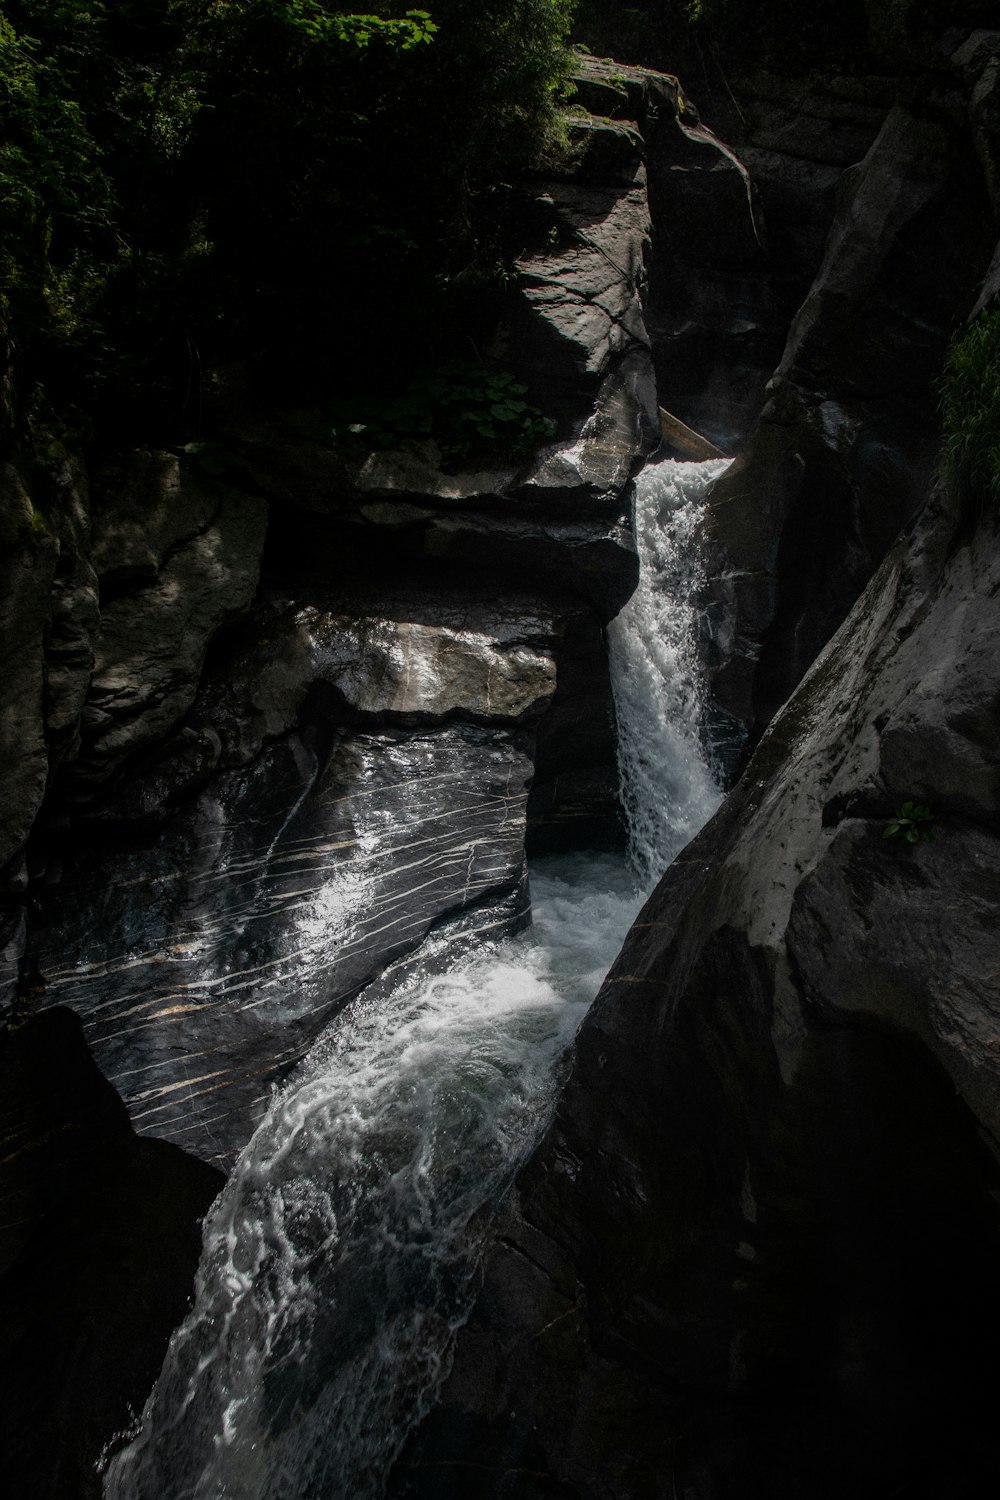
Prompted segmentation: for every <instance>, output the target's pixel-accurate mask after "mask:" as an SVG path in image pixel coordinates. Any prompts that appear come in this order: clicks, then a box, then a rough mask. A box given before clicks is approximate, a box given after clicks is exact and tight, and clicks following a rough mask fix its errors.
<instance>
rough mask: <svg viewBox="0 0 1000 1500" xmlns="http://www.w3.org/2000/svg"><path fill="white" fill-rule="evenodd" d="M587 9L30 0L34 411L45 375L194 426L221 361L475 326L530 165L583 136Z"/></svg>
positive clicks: (441, 340) (21, 302)
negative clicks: (559, 143)
mask: <svg viewBox="0 0 1000 1500" xmlns="http://www.w3.org/2000/svg"><path fill="white" fill-rule="evenodd" d="M428 3H429V0H428ZM571 10H572V3H571V0H436V3H434V5H433V6H432V7H431V8H430V9H416V8H405V0H403V3H402V4H400V3H399V0H396V3H392V0H369V5H368V7H367V8H366V10H365V11H364V12H355V11H354V10H353V9H349V8H347V7H344V6H340V5H336V4H330V3H326V0H224V3H223V0H113V3H112V0H7V3H5V6H4V11H3V16H2V18H0V143H2V144H0V316H2V320H3V324H4V327H5V329H6V330H7V331H8V337H7V340H6V342H4V341H3V340H2V339H0V367H2V368H0V375H2V377H3V379H2V390H3V391H4V392H5V393H6V392H11V391H13V392H14V395H15V405H16V406H17V409H18V410H17V411H16V412H15V411H13V410H6V411H5V412H4V415H5V416H6V418H7V422H6V425H7V427H8V429H9V428H10V427H11V426H12V425H13V423H14V422H15V419H17V420H19V421H20V422H21V423H22V425H23V422H24V420H25V413H26V412H27V411H28V410H29V408H30V407H31V405H32V402H33V401H34V399H35V396H34V393H35V392H37V390H38V389H39V388H40V387H44V390H45V391H46V393H47V405H48V407H49V408H50V409H51V408H55V409H59V410H62V409H65V408H66V407H67V406H69V405H76V406H79V407H81V408H83V409H85V410H87V411H93V410H95V409H96V410H97V411H98V412H99V414H103V415H99V420H98V426H99V428H100V427H102V425H103V428H104V429H106V428H107V426H108V424H109V423H115V424H117V425H119V426H120V425H121V424H122V423H123V422H124V421H125V420H126V417H127V415H128V413H129V411H132V412H134V413H137V412H138V411H140V410H142V411H145V412H152V411H156V412H158V413H159V414H160V416H159V420H160V422H161V424H162V429H163V430H161V431H160V433H159V437H160V438H161V440H162V439H163V438H164V437H168V438H170V439H175V438H176V434H177V432H178V431H179V430H182V424H183V423H184V422H185V421H189V422H191V423H192V424H197V421H198V417H197V391H198V381H199V379H200V372H201V371H202V369H203V368H204V367H205V366H206V365H207V364H210V363H217V362H220V361H223V360H231V359H245V358H247V357H249V356H252V357H254V358H255V359H256V360H257V362H258V365H259V366H260V367H263V366H264V365H268V366H269V367H270V368H272V369H274V370H275V372H276V373H277V372H278V371H279V370H281V371H282V377H284V375H285V374H286V372H287V370H288V369H289V368H290V367H291V364H292V362H294V364H295V366H296V368H300V369H301V368H303V367H304V366H306V365H307V364H308V362H309V361H310V360H312V361H314V362H317V361H325V367H326V368H327V369H328V370H334V371H337V370H340V369H344V368H345V367H346V365H347V364H348V363H350V364H351V366H352V376H353V378H355V379H356V378H357V371H358V367H359V365H360V364H362V363H363V362H364V361H365V359H366V358H368V357H369V351H370V357H371V361H372V364H373V365H374V364H375V363H376V361H377V360H379V359H381V357H382V355H381V351H382V350H383V349H384V347H385V346H386V344H387V343H388V342H389V341H390V340H391V341H392V343H393V345H394V347H395V348H396V350H397V351H398V353H399V357H400V358H402V359H403V360H409V361H410V362H411V364H412V365H414V366H415V365H417V364H418V363H420V362H426V361H427V359H428V357H435V356H438V355H439V354H440V353H443V351H444V349H446V348H447V347H448V341H449V339H451V342H452V347H454V346H455V344H457V341H458V333H463V332H466V331H468V329H466V328H465V327H464V323H465V320H466V311H467V302H463V300H462V299H463V297H466V295H467V293H466V289H468V296H469V297H471V295H472V292H473V289H476V288H482V287H483V286H487V287H488V286H489V285H490V284H492V283H494V282H495V281H497V279H498V277H501V276H502V274H503V270H504V266H505V251H504V247H503V243H502V242H503V233H504V231H503V215H504V211H505V210H504V204H505V201H506V200H505V193H506V192H507V189H506V187H505V184H507V183H510V182H511V181H513V180H515V179H516V177H517V175H518V174H519V173H520V172H522V171H523V170H524V169H525V167H527V166H529V165H530V164H531V162H532V160H533V159H534V158H535V156H537V153H538V151H539V149H540V146H542V145H544V143H545V141H546V139H548V138H555V137H558V134H559V98H560V88H561V84H562V80H563V78H564V76H565V72H566V56H567V54H566V51H565V48H564V45H563V38H564V36H565V33H566V30H567V28H568V25H569V20H570V14H571ZM481 300H482V299H481ZM452 329H455V330H457V331H458V333H456V334H455V335H453V334H452V333H451V330H452ZM348 350H350V360H349V361H348V360H347V359H346V358H345V354H346V351H348ZM304 378H307V377H305V376H304ZM285 383H287V381H286V382H285ZM144 435H148V436H152V434H144Z"/></svg>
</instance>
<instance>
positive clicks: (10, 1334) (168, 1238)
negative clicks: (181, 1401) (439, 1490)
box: [0, 1008, 222, 1500]
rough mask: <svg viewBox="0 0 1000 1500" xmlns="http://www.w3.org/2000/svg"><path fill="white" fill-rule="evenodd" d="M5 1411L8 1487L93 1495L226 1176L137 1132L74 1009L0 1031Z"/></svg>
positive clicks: (178, 1304) (145, 1383)
mask: <svg viewBox="0 0 1000 1500" xmlns="http://www.w3.org/2000/svg"><path fill="white" fill-rule="evenodd" d="M0 1089H2V1095H3V1100H4V1114H3V1122H2V1125H0V1158H2V1164H0V1201H2V1203H3V1210H4V1211H3V1220H4V1223H3V1226H2V1228H0V1304H2V1308H3V1317H2V1319H0V1357H2V1359H3V1364H4V1368H5V1370H7V1371H8V1372H10V1376H11V1378H10V1379H9V1380H8V1382H7V1389H6V1393H5V1397H4V1402H3V1408H2V1411H0V1433H2V1436H3V1445H4V1454H5V1459H4V1486H5V1489H6V1492H7V1494H8V1495H10V1496H11V1497H12V1500H29V1497H46V1500H48V1497H52V1500H56V1497H59V1500H62V1497H65V1500H70V1497H73V1500H79V1497H92V1500H98V1497H99V1496H100V1494H101V1482H100V1478H99V1476H98V1472H97V1464H98V1461H99V1459H100V1458H101V1456H102V1453H103V1451H104V1449H105V1448H106V1446H107V1445H109V1444H111V1443H112V1442H113V1441H114V1440H115V1439H116V1438H118V1437H119V1436H120V1434H121V1433H122V1432H123V1431H124V1430H125V1428H126V1427H127V1426H128V1424H129V1423H130V1422H131V1421H132V1420H133V1418H134V1415H135V1413H136V1412H137V1411H138V1410H139V1409H140V1408H141V1406H142V1403H143V1401H144V1400H145V1397H146V1394H147V1392H148V1389H149V1386H150V1384H151V1382H152V1381H153V1379H154V1378H155V1376H156V1373H157V1371H158V1369H159V1366H160V1363H161V1361H162V1359H163V1355H164V1353H165V1352H166V1347H167V1341H168V1339H169V1337H170V1334H171V1331H172V1329H173V1327H174V1326H175V1324H176V1323H177V1322H178V1321H179V1320H180V1319H181V1318H182V1317H183V1315H184V1312H185V1310H186V1307H187V1304H188V1301H189V1299H190V1296H191V1293H192V1290H193V1286H194V1273H195V1270H196V1268H197V1264H198V1255H199V1252H200V1248H201V1232H200V1221H201V1218H202V1216H203V1215H204V1214H205V1213H206V1212H207V1210H208V1208H209V1205H210V1204H211V1202H212V1199H213V1198H214V1197H215V1195H216V1193H217V1192H218V1190H219V1188H220V1187H221V1185H222V1174H221V1173H219V1172H217V1171H215V1170H214V1169H213V1168H211V1167H207V1166H205V1165H203V1164H202V1163H201V1162H196V1161H193V1160H192V1159H191V1158H190V1157H189V1156H186V1155H185V1154H184V1153H183V1152H182V1151H178V1150H177V1148H176V1147H174V1146H169V1145H166V1144H165V1143H164V1142H161V1141H143V1140H140V1139H139V1138H138V1137H137V1136H136V1135H135V1134H134V1133H133V1131H132V1128H131V1126H130V1125H129V1121H128V1115H127V1113H126V1111H125V1109H124V1107H123V1105H122V1103H121V1100H120V1099H119V1098H118V1096H117V1094H116V1093H115V1091H114V1089H113V1088H112V1087H111V1086H110V1084H108V1083H107V1082H106V1081H105V1079H104V1078H102V1076H101V1074H100V1072H99V1071H98V1069H97V1067H96V1066H95V1065H94V1062H93V1059H92V1058H91V1056H90V1054H89V1053H88V1051H87V1047H86V1045H85V1043H84V1040H83V1036H82V1033H81V1028H80V1023H79V1020H78V1019H77V1017H75V1016H74V1015H73V1014H72V1013H71V1012H70V1011H67V1010H62V1009H58V1008H55V1009H52V1010H48V1011H46V1012H45V1013H44V1014H42V1015H39V1016H35V1017H33V1018H32V1019H30V1020H28V1021H26V1022H25V1023H23V1024H22V1025H20V1026H18V1027H16V1028H4V1029H3V1030H2V1031H0Z"/></svg>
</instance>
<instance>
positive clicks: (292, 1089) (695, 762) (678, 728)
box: [105, 463, 722, 1500]
mask: <svg viewBox="0 0 1000 1500" xmlns="http://www.w3.org/2000/svg"><path fill="white" fill-rule="evenodd" d="M721 467H722V466H721V465H719V464H708V465H685V464H672V463H668V464H657V465H655V466H653V467H652V468H651V469H648V470H647V471H646V472H645V474H644V475H643V476H642V477H641V479H640V484H639V498H638V501H637V532H638V540H639V545H640V557H641V560H642V582H641V583H640V587H639V591H638V593H637V595H636V597H635V599H634V600H633V601H632V603H630V604H629V605H628V606H627V607H626V609H625V610H624V611H623V612H622V614H621V615H620V616H619V618H618V620H617V621H616V622H615V624H614V626H613V628H612V631H611V636H612V674H613V678H614V686H615V699H616V707H617V714H618V720H619V734H620V739H621V741H622V749H621V769H622V777H623V785H624V792H625V803H626V807H627V811H628V815H629V818H630V821H631V825H632V833H633V846H632V858H631V863H629V862H626V860H625V859H624V858H618V857H615V856H613V855H585V854H578V855H572V856H567V857H564V858H559V859H550V860H545V861H541V862H539V864H538V865H537V866H535V867H533V869H532V876H531V886H532V905H533V924H532V926H531V928H530V929H529V930H528V931H526V932H523V933H521V934H519V935H518V936H516V937H509V938H505V939H503V940H500V941H495V942H487V943H482V944H480V946H479V947H478V948H476V949H475V950H474V951H471V952H467V953H466V954H465V956H464V957H462V958H461V959H460V960H459V961H457V962H454V961H452V962H450V963H449V949H448V940H447V938H446V936H444V935H438V936H436V937H433V938H431V939H430V940H429V942H428V943H427V944H425V946H424V948H423V949H422V950H421V953H420V955H419V957H418V958H417V959H416V960H409V961H404V962H403V963H401V964H400V965H399V966H398V970H397V972H398V980H397V982H395V983H394V984H392V983H389V984H387V983H386V982H385V981H381V982H380V983H379V984H378V985H376V986H373V987H372V989H371V990H370V991H367V992H365V993H364V994H362V995H361V996H360V997H359V998H358V999H357V1000H356V1001H355V1002H353V1003H352V1004H351V1005H350V1006H348V1007H347V1008H346V1009H345V1010H344V1011H343V1012H342V1013H341V1014H340V1016H339V1017H338V1018H337V1019H336V1020H335V1021H334V1023H333V1024H332V1026H331V1027H330V1028H329V1029H328V1031H327V1032H326V1033H325V1035H324V1036H323V1038H322V1039H321V1041H320V1042H319V1044H318V1045H317V1046H316V1048H314V1050H313V1052H312V1053H311V1055H310V1057H309V1058H308V1059H307V1062H306V1063H305V1064H304V1065H303V1067H302V1068H301V1069H300V1070H299V1072H298V1074H297V1075H296V1076H295V1077H294V1078H293V1079H292V1080H291V1082H290V1083H289V1084H288V1085H286V1086H285V1087H284V1088H283V1089H282V1090H281V1091H280V1092H278V1093H277V1094H276V1096H275V1099H274V1102H273V1104H272V1107H271V1109H270V1111H269V1113H268V1116H267V1118H266V1119H265V1120H264V1122H263V1123H262V1125H261V1126H260V1128H259V1129H258V1131H257V1133H256V1134H255V1136H254V1138H253V1140H252V1141H251V1142H250V1143H249V1145H248V1146H247V1148H246V1150H245V1151H244V1153H243V1155H242V1156H241V1158H240V1161H239V1162H238V1164H237V1166H236V1168H235V1170H234V1172H233V1174H232V1176H231V1178H230V1180H229V1182H228V1184H227V1185H226V1187H225V1189H224V1190H223V1193H222V1194H221V1196H220V1198H219V1199H218V1201H217V1203H216V1205H215V1207H214V1208H213V1210H212V1212H211V1214H210V1215H209V1217H208V1219H207V1221H206V1224H205V1235H204V1250H203V1255H202V1262H201V1266H200V1269H199V1272H198V1279H197V1286H196V1296H195V1302H194V1306H193V1308H192V1311H191V1313H190V1315H189V1316H188V1318H187V1319H186V1320H185V1322H184V1323H183V1324H182V1325H181V1327H180V1328H179V1329H178V1330H177V1331H176V1333H175V1334H174V1337H173V1339H172V1341H171V1344H170V1349H169V1351H168V1354H167V1358H166V1361H165V1363H164V1367H163V1370H162V1373H161V1375H160V1377H159V1380H158V1382H157V1385H156V1388H155V1389H154V1391H153V1393H152V1395H151V1397H150V1400H149V1402H148V1403H147V1406H146V1409H145V1411H144V1413H143V1420H142V1426H141V1430H140V1432H139V1434H138V1436H137V1437H136V1438H135V1440H134V1441H133V1443H132V1444H131V1445H130V1446H129V1447H128V1448H126V1449H124V1450H123V1451H122V1452H121V1453H120V1454H118V1455H117V1456H116V1457H115V1458H114V1459H112V1461H111V1463H110V1464H109V1466H108V1470H107V1474H106V1478H105V1495H106V1496H107V1497H108V1500H152V1497H153V1496H156V1497H157V1500H223V1497H232V1500H265V1497H266V1500H377V1497H379V1496H380V1495H382V1493H383V1492H384V1486H385V1481H386V1478H387V1475H388V1472H389V1469H390V1468H391V1465H392V1462H393V1460H394V1458H395V1456H396V1454H397V1453H398V1452H399V1449H400V1448H401V1446H402V1444H403V1442H404V1441H405V1439H406V1436H407V1434H408V1433H409V1432H410V1431H411V1430H412V1428H413V1426H414V1425H415V1424H416V1423H417V1422H418V1421H419V1420H420V1418H421V1417H422V1415H423V1414H424V1413H425V1412H426V1410H427V1409H428V1408H429V1406H430V1405H431V1403H432V1402H433V1399H434V1396H435V1393H436V1391H437V1390H438V1388H439V1386H440V1383H441V1380H442V1378H443V1376H444V1375H445V1373H446V1372H447V1366H448V1360H449V1357H450V1356H449V1350H450V1345H451V1339H452V1335H453V1333H454V1331H455V1329H456V1328H457V1327H458V1326H459V1325H460V1324H461V1322H462V1321H463V1319H464V1318H465V1317H466V1316H467V1314H468V1310H469V1306H470V1304H471V1300H472V1279H473V1275H474V1270H475V1264H476V1254H477V1249H478V1247H479V1244H480V1242H481V1238H482V1235H483V1234H484V1232H485V1228H486V1226H487V1224H488V1219H489V1214H490V1210H491V1208H492V1207H493V1206H494V1205H495V1203H496V1202H497V1200H498V1199H499V1197H500V1196H501V1194H502V1193H503V1191H504V1189H505V1187H506V1186H507V1184H508V1182H509V1181H510V1179H511V1177H512V1175H513V1173H514V1172H515V1171H516V1170H517V1168H518V1166H519V1165H520V1163H521V1162H522V1161H523V1160H524V1158H525V1156H526V1155H527V1154H528V1152H529V1151H530V1150H531V1148H532V1146H533V1145H534V1144H535V1142H536V1141H537V1139H538V1138H539V1136H540V1135H541V1133H542V1131H543V1130H544V1128H545V1125H546V1123H547V1121H548V1118H549V1116H550V1113H551V1110H552V1107H553V1104H554V1099H555V1094H556V1090H557V1083H558V1079H559V1076H560V1066H561V1061H562V1059H564V1057H565V1056H566V1052H567V1049H568V1047H569V1044H570V1042H571V1041H572V1038H573V1035H574V1033H575V1031H576V1028H577V1026H578V1025H579V1022H580V1020H581V1018H582V1016H583V1014H584V1012H585V1011H586V1008H587V1006H588V1005H589V1004H590V1002H591V1000H592V999H593V997H594V995H595V994H596V993H597V990H598V988H599V987H600V983H601V980H602V978H603V976H604V974H605V973H606V972H607V969H608V968H609V966H610V964H611V963H612V961H613V960H614V958H615V956H616V954H617V952H618V949H619V948H620V945H621V942H622V940H623V938H624V936H625V933H626V932H627V930H628V927H629V926H630V924H631V922H632V920H633V918H634V916H635V914H636V912H637V910H638V908H639V906H640V904H641V901H642V897H643V894H644V892H645V889H646V888H647V887H648V885H649V883H650V882H651V880H652V879H653V878H655V876H656V875H657V874H658V873H659V870H660V869H661V868H662V867H663V866H665V865H666V863H667V862H668V861H669V859H670V858H672V857H673V855H674V854H675V853H676V852H677V850H678V849H679V848H680V847H682V846H683V844H684V843H685V842H687V840H688V838H690V837H691V836H692V834H693V833H694V832H696V831H697V828H698V827H699V826H700V825H701V823H702V822H703V821H704V819H705V818H706V817H707V816H708V815H709V813H710V812H711V811H712V809H713V808H714V806H715V804H716V802H717V801H718V797H719V793H718V789H717V787H716V784H715V780H714V777H713V776H712V773H711V770H710V768H709V766H708V765H707V762H706V759H705V756H704V754H703V752H702V749H701V737H700V722H699V721H700V715H701V707H702V705H701V692H700V688H699V684H698V673H697V653H696V649H695V634H694V624H695V621H694V613H693V611H694V607H695V606H694V602H693V594H694V590H695V589H696V587H697V584H698V582H699V570H698V565H697V561H696V560H695V557H694V555H693V554H694V553H695V552H696V548H695V536H696V530H697V517H698V511H699V508H700V504H701V498H702V496H703V494H704V490H705V488H706V486H707V483H708V482H709V481H710V480H711V479H712V478H714V477H716V475H717V474H718V473H719V472H720V470H721ZM637 872H638V875H637ZM320 916H321V914H320V913H319V911H318V908H317V920H319V919H320ZM313 936H314V938H317V939H318V938H319V936H320V934H319V933H315V934H313Z"/></svg>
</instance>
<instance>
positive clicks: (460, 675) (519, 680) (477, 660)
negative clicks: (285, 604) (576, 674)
mask: <svg viewBox="0 0 1000 1500" xmlns="http://www.w3.org/2000/svg"><path fill="white" fill-rule="evenodd" d="M300 619H301V621H302V624H303V626H304V628H305V629H306V631H307V632H308V634H309V637H310V640H311V642H312V644H313V651H314V654H315V657H316V661H317V664H318V665H321V666H322V667H323V668H324V669H325V670H324V671H323V673H322V675H323V676H324V677H325V678H326V679H327V680H329V681H330V682H331V683H332V685H333V686H334V687H335V688H336V689H337V691H338V692H340V693H341V694H342V695H343V697H344V699H345V701H346V703H347V705H348V706H349V708H351V709H352V710H354V712H355V713H358V714H361V715H364V716H383V717H384V716H390V717H396V716H401V717H402V718H405V719H412V718H414V717H415V718H417V719H420V718H423V719H426V720H433V719H442V718H445V717H447V716H448V715H449V714H455V713H461V714H462V715H463V716H469V717H473V718H475V719H484V720H486V721H489V720H504V721H508V722H516V721H518V720H519V719H523V718H524V717H525V716H526V715H528V714H532V713H534V714H537V713H538V712H540V710H541V709H542V707H543V706H544V704H545V703H546V702H547V700H548V699H549V698H551V696H552V694H553V693H554V691H555V685H556V668H555V662H554V661H553V660H552V658H551V657H550V656H543V655H541V654H540V653H539V652H538V651H533V650H531V649H530V648H528V647H526V646H524V645H520V644H513V643H512V644H499V643H497V642H495V641H494V640H492V639H491V638H490V636H489V635H487V634H484V633H482V632H476V631H471V630H451V629H448V628H447V627H446V626H434V625H424V624H420V623H418V622H415V621H399V622H397V621H394V620H374V621H365V620H358V619H352V618H349V617H345V616H343V615H325V616H323V615H319V614H318V613H316V612H313V611H311V610H309V609H308V608H307V609H305V610H303V611H302V612H301V614H300ZM318 675H319V674H318Z"/></svg>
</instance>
